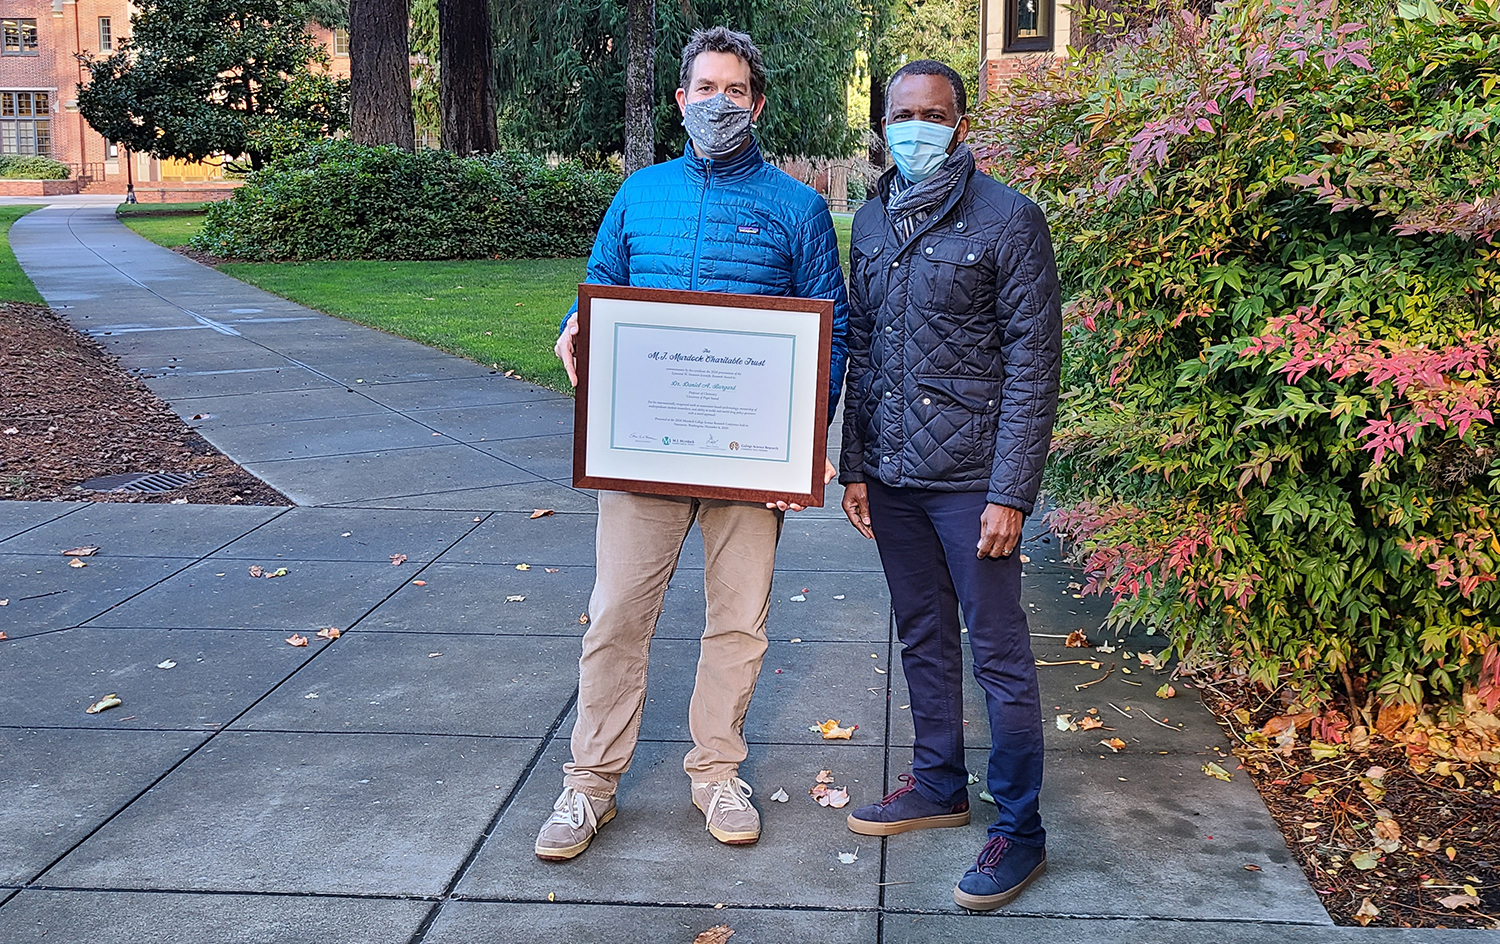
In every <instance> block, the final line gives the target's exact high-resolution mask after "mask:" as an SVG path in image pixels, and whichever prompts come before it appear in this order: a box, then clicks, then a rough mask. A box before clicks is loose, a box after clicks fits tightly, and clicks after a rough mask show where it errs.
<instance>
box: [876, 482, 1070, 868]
mask: <svg viewBox="0 0 1500 944" xmlns="http://www.w3.org/2000/svg"><path fill="white" fill-rule="evenodd" d="M867 487H868V488H869V493H870V521H871V525H872V526H873V528H874V530H875V542H876V544H877V545H878V546H879V548H880V563H881V565H882V566H883V567H884V568H885V577H886V581H887V583H889V584H890V588H891V606H892V608H893V609H894V610H895V612H896V634H897V635H898V636H899V637H900V639H901V642H902V643H903V645H904V646H905V649H904V650H903V651H902V653H901V667H902V669H904V670H905V672H906V684H907V687H908V688H909V689H910V690H911V717H912V722H913V724H914V725H915V727H916V735H917V738H916V744H915V745H914V750H915V758H914V760H913V762H912V774H913V775H914V776H915V777H916V788H917V790H918V791H919V792H920V793H921V794H922V795H923V796H925V797H926V798H927V799H929V800H931V801H932V802H934V803H941V804H951V803H956V802H958V801H959V800H960V799H962V798H963V797H965V796H966V795H967V793H968V784H969V771H968V767H967V766H966V765H965V764H964V717H963V683H964V661H963V637H962V635H961V634H960V631H959V623H958V613H959V607H960V605H961V606H962V607H963V612H964V616H965V618H966V622H967V625H968V628H969V632H968V636H969V648H970V649H971V650H972V651H973V654H974V678H975V680H976V681H978V682H979V686H980V688H982V689H983V690H984V699H985V704H986V706H987V707H988V709H989V716H990V763H989V771H988V777H987V780H988V782H989V791H990V795H991V796H993V797H994V798H995V803H996V805H997V806H998V807H999V808H1000V816H999V818H998V819H997V820H996V821H995V823H994V825H993V826H991V827H990V835H991V836H1005V837H1006V838H1008V839H1010V840H1011V841H1013V842H1018V843H1021V844H1023V845H1029V846H1040V845H1043V844H1044V843H1045V841H1046V835H1047V834H1046V831H1045V830H1043V829H1042V818H1041V814H1040V813H1039V812H1038V807H1037V799H1038V796H1039V795H1040V793H1041V789H1042V707H1041V699H1040V696H1039V694H1038V692H1037V680H1036V660H1035V658H1034V657H1033V656H1032V654H1031V634H1030V630H1029V629H1028V627H1027V625H1026V613H1025V612H1024V611H1023V610H1022V608H1021V555H1020V551H1019V549H1018V550H1017V551H1016V552H1015V553H1013V554H1011V555H1010V556H1009V557H1003V558H985V559H983V560H981V559H979V558H978V557H976V556H975V555H976V548H977V545H978V544H979V518H980V515H982V514H983V513H984V509H985V505H986V501H985V493H984V492H936V491H931V490H929V489H921V488H891V487H889V486H886V485H883V484H881V483H880V482H877V481H871V482H869V483H867Z"/></svg>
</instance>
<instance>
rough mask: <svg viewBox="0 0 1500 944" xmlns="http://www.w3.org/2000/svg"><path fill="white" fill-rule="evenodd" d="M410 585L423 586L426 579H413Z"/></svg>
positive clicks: (425, 584) (425, 583)
mask: <svg viewBox="0 0 1500 944" xmlns="http://www.w3.org/2000/svg"><path fill="white" fill-rule="evenodd" d="M411 585H412V586H413V587H425V586H427V581H425V580H413V581H412V582H411Z"/></svg>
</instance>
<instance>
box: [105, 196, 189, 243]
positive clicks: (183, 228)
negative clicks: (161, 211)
mask: <svg viewBox="0 0 1500 944" xmlns="http://www.w3.org/2000/svg"><path fill="white" fill-rule="evenodd" d="M139 205H140V204H137V206H139ZM123 209H124V208H122V210H123ZM119 216H120V222H121V223H124V224H125V225H126V226H128V227H130V228H131V229H133V230H135V231H136V232H137V233H140V234H141V235H142V236H144V237H146V238H147V239H149V240H151V241H152V242H153V243H156V244H157V245H158V246H166V247H167V248H168V249H173V248H175V247H177V246H185V245H187V241H188V240H189V239H192V238H193V234H194V233H196V232H198V230H200V229H202V228H203V214H202V213H188V214H181V213H179V214H175V215H170V216H162V215H155V216H137V215H134V214H125V213H123V212H120V214H119Z"/></svg>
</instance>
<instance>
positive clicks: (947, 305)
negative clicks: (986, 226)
mask: <svg viewBox="0 0 1500 944" xmlns="http://www.w3.org/2000/svg"><path fill="white" fill-rule="evenodd" d="M912 259H913V263H914V265H915V266H916V269H915V272H914V274H913V277H912V302H913V303H914V304H915V305H916V306H917V307H918V308H922V309H925V310H927V311H930V312H935V313H939V314H944V313H951V314H954V315H960V316H962V315H967V314H968V313H969V311H970V309H971V308H972V307H973V305H974V299H975V298H976V297H977V294H978V293H977V289H978V287H979V282H980V280H981V279H983V278H984V271H985V269H986V265H985V260H984V244H983V243H980V242H979V241H977V240H973V239H964V238H961V237H954V236H936V235H928V236H925V237H923V238H922V239H920V240H918V241H917V245H916V246H914V247H913V249H912Z"/></svg>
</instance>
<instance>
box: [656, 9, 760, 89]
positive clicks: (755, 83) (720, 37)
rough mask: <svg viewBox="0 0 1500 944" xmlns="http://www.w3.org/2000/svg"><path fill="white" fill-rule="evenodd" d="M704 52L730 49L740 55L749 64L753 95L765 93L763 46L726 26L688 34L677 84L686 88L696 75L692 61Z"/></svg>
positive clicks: (729, 50) (728, 50)
mask: <svg viewBox="0 0 1500 944" xmlns="http://www.w3.org/2000/svg"><path fill="white" fill-rule="evenodd" d="M705 52H728V53H733V54H734V55H736V56H739V57H740V59H741V60H742V61H743V62H744V63H745V65H747V66H749V67H750V97H751V98H752V99H762V98H765V97H766V63H765V60H763V59H762V58H761V56H760V50H759V49H756V48H755V43H754V42H752V41H751V39H750V37H749V35H748V34H746V33H736V32H735V31H734V30H732V29H728V28H727V27H723V26H715V27H714V28H713V29H706V30H703V29H700V30H693V35H692V36H690V37H688V41H687V45H686V46H683V47H682V73H681V75H679V76H678V79H677V82H678V85H679V86H681V87H682V88H683V89H686V88H687V86H688V80H689V79H691V78H692V77H693V63H694V62H695V61H697V59H698V56H699V54H700V53H705Z"/></svg>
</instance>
